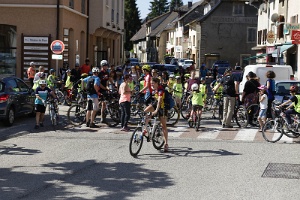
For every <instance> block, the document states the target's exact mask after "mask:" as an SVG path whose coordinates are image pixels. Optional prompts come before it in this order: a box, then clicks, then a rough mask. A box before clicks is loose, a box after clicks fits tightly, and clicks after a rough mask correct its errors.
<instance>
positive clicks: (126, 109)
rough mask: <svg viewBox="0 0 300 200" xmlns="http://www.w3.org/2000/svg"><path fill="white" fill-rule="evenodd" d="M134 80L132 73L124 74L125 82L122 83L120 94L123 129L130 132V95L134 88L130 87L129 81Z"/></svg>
mask: <svg viewBox="0 0 300 200" xmlns="http://www.w3.org/2000/svg"><path fill="white" fill-rule="evenodd" d="M130 82H132V77H131V75H125V76H124V82H123V83H122V84H121V85H120V88H119V94H120V100H119V104H120V107H121V127H122V128H121V131H125V132H128V131H130V129H129V128H128V126H127V124H128V121H129V119H130V106H131V103H130V96H131V92H132V90H131V89H130V87H129V83H130Z"/></svg>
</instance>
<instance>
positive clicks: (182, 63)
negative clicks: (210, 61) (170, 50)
mask: <svg viewBox="0 0 300 200" xmlns="http://www.w3.org/2000/svg"><path fill="white" fill-rule="evenodd" d="M185 60H187V58H178V66H183V65H184V61H185Z"/></svg>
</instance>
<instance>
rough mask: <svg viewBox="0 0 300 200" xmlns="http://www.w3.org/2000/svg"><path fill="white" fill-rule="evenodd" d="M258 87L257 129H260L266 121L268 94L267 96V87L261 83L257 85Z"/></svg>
mask: <svg viewBox="0 0 300 200" xmlns="http://www.w3.org/2000/svg"><path fill="white" fill-rule="evenodd" d="M258 89H259V107H260V110H259V114H258V118H257V120H258V122H259V126H260V128H259V131H260V132H261V131H262V128H263V126H264V124H265V123H266V117H267V108H268V96H267V87H266V86H264V85H261V86H259V87H258Z"/></svg>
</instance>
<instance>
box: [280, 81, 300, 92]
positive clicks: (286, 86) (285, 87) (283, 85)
mask: <svg viewBox="0 0 300 200" xmlns="http://www.w3.org/2000/svg"><path fill="white" fill-rule="evenodd" d="M292 85H297V86H298V87H300V82H279V83H277V84H276V94H278V95H290V87H291V86H292Z"/></svg>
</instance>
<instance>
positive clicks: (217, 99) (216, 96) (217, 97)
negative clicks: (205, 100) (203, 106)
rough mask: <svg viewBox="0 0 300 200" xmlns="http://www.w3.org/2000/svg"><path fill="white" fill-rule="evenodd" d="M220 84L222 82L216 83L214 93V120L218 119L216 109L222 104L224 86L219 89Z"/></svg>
mask: <svg viewBox="0 0 300 200" xmlns="http://www.w3.org/2000/svg"><path fill="white" fill-rule="evenodd" d="M219 82H220V80H217V81H216V84H214V86H213V88H212V91H213V93H214V103H213V116H212V118H213V119H216V116H215V114H216V109H217V107H218V105H219V104H220V101H221V98H222V92H223V85H220V86H219V87H217V85H218V83H219Z"/></svg>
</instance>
